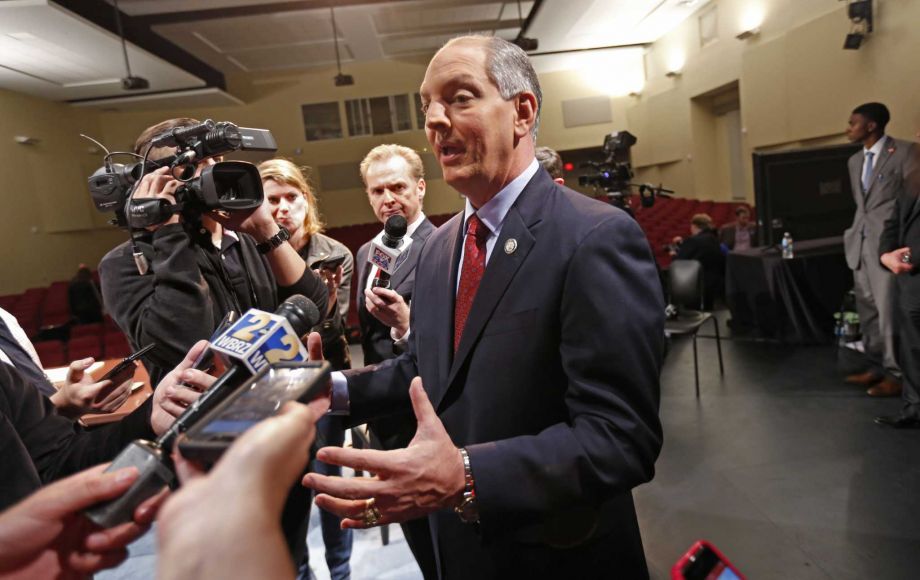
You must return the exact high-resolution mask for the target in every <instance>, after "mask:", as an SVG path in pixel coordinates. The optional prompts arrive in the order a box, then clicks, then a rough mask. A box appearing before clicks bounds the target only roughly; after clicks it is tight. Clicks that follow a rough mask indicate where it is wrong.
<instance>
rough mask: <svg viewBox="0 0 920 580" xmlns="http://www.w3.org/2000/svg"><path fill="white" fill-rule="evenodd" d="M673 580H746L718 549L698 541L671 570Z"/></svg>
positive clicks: (705, 542)
mask: <svg viewBox="0 0 920 580" xmlns="http://www.w3.org/2000/svg"><path fill="white" fill-rule="evenodd" d="M671 580H744V574H742V573H741V572H739V571H738V569H737V568H735V567H734V566H733V565H732V563H731V562H729V561H728V558H726V557H725V555H724V554H722V552H720V551H719V549H718V548H716V547H715V546H713V545H712V544H710V543H709V542H707V541H706V540H698V541H697V542H695V543H694V544H693V545H692V546H690V549H689V550H687V553H686V554H684V555H683V556H682V557H681V559H680V560H678V561H677V563H676V564H674V567H673V568H672V569H671Z"/></svg>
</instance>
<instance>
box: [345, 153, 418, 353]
mask: <svg viewBox="0 0 920 580" xmlns="http://www.w3.org/2000/svg"><path fill="white" fill-rule="evenodd" d="M361 178H362V179H363V180H364V186H365V189H366V190H367V199H368V201H369V202H370V204H371V208H372V209H373V210H374V215H375V216H377V219H378V220H380V223H381V224H384V223H386V221H387V219H389V218H390V217H391V216H394V215H401V216H403V217H404V218H406V223H408V224H409V227H408V229H407V231H406V235H407V236H408V237H409V238H411V239H412V243H411V244H409V247H408V248H407V249H406V252H407V255H406V257H405V258H401V265H400V266H399V268H398V269H397V270H396V272H395V273H394V274H393V276H392V277H391V278H390V287H389V288H388V289H385V288H377V289H372V288H371V283H372V281H373V279H374V277H375V276H376V274H377V272H378V269H377V267H376V266H373V265H371V264H370V263H368V261H367V257H368V255H369V254H370V250H371V244H372V243H373V242H374V240H370V241H368V242H367V243H366V244H364V245H363V246H361V248H360V249H359V250H358V254H357V262H358V264H357V268H358V284H359V285H358V290H357V303H358V320H359V322H360V325H361V347H362V348H363V349H364V364H366V365H370V364H376V363H379V362H381V361H384V360H386V359H388V358H393V357H394V356H396V355H397V354H399V352H400V351H401V349H400V348H399V345H398V344H396V343H397V340H398V339H402V338H404V335H405V334H406V331H407V329H408V325H409V306H408V304H409V301H410V300H411V299H412V288H413V286H415V266H416V264H418V257H419V255H420V254H421V251H422V246H424V245H425V240H427V239H428V236H430V235H431V232H433V231H434V224H432V223H431V222H430V221H428V218H426V217H425V214H424V212H422V202H423V201H424V199H425V169H424V166H423V165H422V160H421V158H420V157H419V156H418V153H416V152H415V151H413V150H412V149H409V148H408V147H403V146H402V145H378V146H377V147H374V148H373V149H371V151H370V152H369V153H368V154H367V155H366V156H365V158H364V160H363V161H362V162H361ZM381 237H383V232H382V231H381V232H380V233H379V234H377V237H376V238H375V239H376V240H378V242H379V239H380V238H381ZM362 293H363V294H362Z"/></svg>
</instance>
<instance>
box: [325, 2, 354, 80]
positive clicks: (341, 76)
mask: <svg viewBox="0 0 920 580" xmlns="http://www.w3.org/2000/svg"><path fill="white" fill-rule="evenodd" d="M329 12H330V13H331V14H332V41H333V42H334V43H335V66H336V69H337V70H338V71H339V74H337V75H335V79H334V80H335V86H337V87H347V86H350V85H353V84H355V77H353V76H351V75H346V74H342V59H341V58H340V57H339V31H338V28H336V25H335V8H333V7H332V6H330V7H329Z"/></svg>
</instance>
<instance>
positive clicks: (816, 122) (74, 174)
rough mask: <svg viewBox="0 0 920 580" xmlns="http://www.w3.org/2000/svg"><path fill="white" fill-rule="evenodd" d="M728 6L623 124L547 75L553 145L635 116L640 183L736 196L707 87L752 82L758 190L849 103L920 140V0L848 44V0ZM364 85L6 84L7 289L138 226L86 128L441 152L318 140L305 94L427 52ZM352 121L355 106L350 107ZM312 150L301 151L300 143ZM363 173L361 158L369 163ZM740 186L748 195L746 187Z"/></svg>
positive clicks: (583, 86) (317, 150) (882, 6)
mask: <svg viewBox="0 0 920 580" xmlns="http://www.w3.org/2000/svg"><path fill="white" fill-rule="evenodd" d="M712 5H717V6H718V8H717V9H718V11H719V13H718V33H719V36H718V40H716V41H715V42H714V43H712V44H710V45H708V46H706V47H700V46H699V40H698V30H697V29H698V20H697V17H696V16H693V17H691V18H690V19H688V20H687V21H686V22H685V23H683V24H682V25H680V26H679V27H677V28H676V29H675V30H673V31H672V32H671V33H669V34H668V35H666V36H665V37H663V38H662V39H661V40H660V41H659V42H657V43H655V44H654V45H653V46H652V47H650V49H649V50H648V52H647V54H646V56H645V60H646V72H647V82H646V85H645V88H644V90H643V91H642V94H641V95H640V96H638V97H614V98H612V99H611V102H610V103H611V105H610V106H611V113H612V119H613V120H612V122H611V123H606V124H601V125H591V126H583V127H576V128H572V129H566V128H564V126H563V120H562V104H561V102H562V101H563V100H568V99H577V98H583V97H589V96H596V95H598V94H602V93H601V90H600V88H599V87H595V86H592V85H591V83H586V82H585V81H584V80H583V77H582V76H581V75H578V74H575V73H573V72H552V73H546V74H543V75H541V82H542V84H543V89H544V93H545V99H544V106H543V117H542V124H541V132H540V139H539V140H540V143H541V144H544V145H548V146H551V147H554V148H556V149H560V150H565V149H571V148H583V147H592V146H599V145H600V144H601V142H602V139H603V136H604V135H605V134H606V133H609V132H610V131H615V130H623V129H627V130H629V131H630V132H632V133H634V134H635V135H636V136H637V137H638V138H639V142H638V144H637V145H636V147H635V148H634V150H633V161H634V164H635V165H636V167H637V173H638V175H637V180H639V181H649V182H653V183H656V184H657V183H662V184H664V186H665V187H669V188H672V189H675V190H677V192H678V194H679V195H682V196H687V197H700V198H711V199H726V200H727V199H730V198H731V195H732V193H733V192H732V191H730V190H731V189H732V188H731V187H730V186H729V185H727V184H728V183H729V182H728V181H727V179H728V177H727V174H726V171H727V167H728V166H727V164H726V163H725V160H724V151H725V147H726V145H725V142H724V139H725V134H724V131H725V129H724V125H725V122H724V119H721V120H720V119H719V118H718V116H717V115H714V114H713V113H712V111H711V110H708V109H707V108H706V107H705V106H703V105H701V104H700V99H695V97H700V96H702V95H706V94H707V93H711V92H712V91H714V90H716V89H719V88H720V87H725V86H729V85H732V84H733V83H738V85H739V93H740V104H741V124H742V131H743V138H742V144H743V160H744V169H745V173H746V176H745V177H746V179H745V191H744V192H743V193H744V195H746V196H747V199H748V200H749V201H753V185H752V176H751V167H750V165H751V164H750V155H751V152H753V151H757V150H773V149H783V148H790V147H799V146H817V145H824V144H829V143H835V142H841V141H842V140H843V129H844V126H845V122H846V119H847V116H848V114H849V111H850V110H852V108H853V107H854V106H855V105H857V104H859V103H861V102H864V101H868V100H881V101H884V102H886V103H887V104H888V105H889V107H890V108H891V110H892V116H893V121H892V124H891V126H890V128H889V132H890V133H891V134H893V135H895V136H899V137H906V138H910V137H911V136H913V134H914V132H915V131H916V129H917V128H920V108H918V107H917V106H916V104H915V103H914V102H913V101H914V100H915V95H917V94H920V74H918V70H917V67H916V65H915V64H914V61H915V59H914V58H913V55H915V54H920V35H918V34H916V33H915V31H914V30H913V28H914V27H915V23H916V22H918V21H920V2H917V1H916V0H878V1H877V2H876V9H877V16H878V19H877V23H876V32H875V33H874V34H873V35H872V37H870V38H869V39H868V41H867V42H866V43H865V45H864V46H863V48H862V49H861V50H859V51H844V50H842V48H841V46H842V44H843V37H844V35H845V34H846V32H847V31H848V30H849V21H848V20H847V19H846V16H845V6H844V4H843V3H841V2H838V1H837V0H807V1H805V0H713V1H712V2H710V3H709V4H708V5H707V6H704V7H702V8H701V9H700V10H701V11H702V10H707V9H709V7H710V6H712ZM758 7H760V8H762V11H763V14H764V20H763V23H762V24H761V30H762V32H761V34H760V36H759V37H756V38H752V39H749V40H747V41H739V40H737V39H735V35H736V34H737V33H738V32H740V31H741V29H742V24H741V22H742V20H743V18H745V16H746V12H747V11H748V10H751V9H752V8H758ZM676 55H682V58H683V60H684V65H683V71H682V75H681V76H680V77H679V78H676V79H671V78H666V77H665V76H664V75H665V72H667V70H668V66H669V62H670V61H671V60H672V59H673V58H674V57H675V56H676ZM346 68H347V71H346V72H348V73H350V74H352V75H354V77H355V81H356V83H355V85H354V86H351V87H335V86H333V83H332V77H333V75H334V74H335V71H334V70H332V69H327V70H324V71H321V72H318V73H310V74H303V73H280V74H275V75H266V76H262V77H259V78H256V79H251V78H247V77H243V76H239V77H231V78H229V79H228V81H229V86H230V92H231V93H233V94H234V95H237V96H239V97H240V98H241V99H243V100H244V101H245V104H243V105H240V106H229V107H219V108H212V109H201V110H168V109H159V110H148V111H135V112H94V111H91V110H87V109H80V108H75V107H70V106H68V105H65V104H55V103H49V102H46V101H42V100H40V99H36V98H31V97H26V96H22V95H17V94H13V93H10V92H2V91H0V158H2V162H0V176H2V177H3V178H4V179H3V183H4V193H3V199H4V211H3V213H2V214H0V228H2V229H0V236H2V239H3V242H4V243H2V244H0V248H2V249H0V256H2V264H3V276H2V279H0V293H8V292H18V291H21V290H23V289H25V288H28V287H30V286H36V285H44V284H47V283H48V282H50V281H53V280H60V279H66V278H68V277H69V276H70V275H71V273H72V271H73V270H74V268H75V266H76V264H77V263H78V262H87V263H93V264H95V263H97V262H98V260H99V258H101V256H102V255H103V254H104V253H105V251H106V250H107V249H108V248H110V247H112V246H114V245H116V244H117V243H119V242H121V241H123V240H124V239H125V235H124V233H123V232H120V231H117V230H115V229H114V228H111V227H109V226H105V225H104V219H105V217H104V216H102V215H100V214H97V213H96V212H95V210H94V209H92V206H91V204H90V202H89V197H88V193H87V191H86V188H85V177H86V176H87V175H88V174H89V173H91V171H92V170H93V169H95V168H96V167H98V166H99V165H100V163H101V161H100V156H99V155H98V154H90V153H89V152H88V147H89V144H88V143H87V142H85V141H83V140H82V139H80V138H79V137H78V136H77V135H78V133H80V132H88V133H89V134H91V135H93V136H95V137H97V138H100V140H101V141H102V142H103V143H105V145H106V146H108V147H109V148H112V149H125V148H130V146H131V145H132V143H133V141H134V138H135V136H136V135H137V134H138V133H139V132H140V131H141V130H142V129H143V128H144V127H147V126H148V125H150V124H153V123H155V122H158V121H160V120H163V119H166V118H170V117H174V116H180V115H188V116H194V117H198V118H207V117H210V118H213V119H215V120H230V121H234V122H236V123H238V124H240V125H245V126H252V127H266V128H269V129H271V130H272V132H273V134H274V135H275V137H276V139H277V141H278V144H279V148H280V150H279V154H280V155H284V156H287V157H291V158H293V159H294V160H296V161H298V162H300V163H302V164H305V165H325V164H333V163H354V164H355V167H357V163H358V162H359V161H360V159H361V158H362V157H363V155H364V153H366V152H367V150H369V149H370V148H371V147H373V146H374V145H376V144H378V143H380V142H382V141H393V142H398V143H402V144H405V145H408V146H410V147H414V148H416V149H419V150H425V148H426V147H427V142H426V141H425V137H424V134H423V132H422V131H419V130H414V131H408V132H404V133H397V134H394V135H392V136H383V137H382V138H381V137H360V138H346V139H341V140H334V141H323V142H319V143H307V142H306V141H305V140H304V136H303V124H302V121H301V113H300V106H301V105H302V104H305V103H317V102H325V101H332V100H334V101H339V102H341V101H344V100H345V99H349V98H355V97H359V96H364V97H369V96H381V95H390V94H397V93H412V92H414V91H416V90H417V88H418V85H419V83H420V81H421V78H422V76H423V74H424V69H425V63H424V62H387V63H368V64H363V65H349V66H348V67H346ZM342 113H343V118H344V110H343V111H342ZM19 134H25V135H31V136H35V137H38V138H39V139H41V142H40V143H39V144H37V145H35V146H22V145H17V144H15V143H14V142H13V139H12V137H13V136H14V135H19ZM298 148H300V150H301V153H299V154H297V153H296V150H297V149H298ZM356 170H357V169H356ZM735 193H737V192H735ZM319 198H320V206H321V210H322V212H323V214H324V216H325V218H326V220H327V222H328V224H329V225H330V226H339V225H347V224H354V223H365V222H369V221H372V220H373V215H372V214H371V212H370V209H369V207H368V205H367V201H366V198H365V195H364V193H363V191H361V190H360V189H358V188H355V189H350V190H336V191H320V192H319ZM461 201H462V200H461V198H460V197H459V196H458V195H457V194H456V193H455V192H454V191H453V190H451V189H450V188H449V187H447V185H446V184H445V183H444V182H443V181H442V180H440V179H438V178H436V177H434V178H431V179H429V191H428V196H427V198H426V202H425V210H426V212H428V213H429V214H438V213H445V212H452V211H455V210H457V209H458V208H460V207H461Z"/></svg>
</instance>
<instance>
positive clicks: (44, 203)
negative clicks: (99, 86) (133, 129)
mask: <svg viewBox="0 0 920 580" xmlns="http://www.w3.org/2000/svg"><path fill="white" fill-rule="evenodd" d="M80 133H88V134H91V135H92V134H98V133H99V125H98V119H97V116H96V115H95V114H92V113H87V112H85V111H78V110H75V109H73V108H72V107H70V106H68V105H63V104H57V103H50V102H48V101H44V100H41V99H36V98H32V97H27V96H24V95H20V94H16V93H12V92H9V91H2V90H0V160H2V161H0V183H2V184H3V188H2V194H0V195H2V200H3V204H2V210H0V240H2V243H0V264H2V274H0V294H8V293H13V292H20V291H22V290H24V289H26V288H29V287H33V286H44V285H47V284H48V283H50V282H53V281H55V280H62V279H67V278H69V277H70V276H72V275H73V274H74V273H75V272H76V270H77V264H78V263H80V262H87V263H91V264H95V263H96V262H98V260H99V258H100V257H102V255H104V253H105V252H106V251H107V250H108V248H110V247H113V246H114V245H115V244H117V243H119V242H120V241H121V240H122V239H123V236H122V235H121V234H119V233H118V232H117V231H115V230H114V228H109V227H108V226H105V228H104V229H99V228H102V227H103V226H104V225H105V218H104V217H103V216H102V214H99V213H97V212H96V211H95V209H94V208H93V206H92V203H91V202H90V199H89V193H88V192H87V189H86V177H87V176H89V175H90V174H91V173H92V172H93V171H94V170H95V169H96V168H98V167H99V166H100V165H101V164H102V162H101V156H100V155H98V154H90V153H89V151H88V150H89V147H91V144H90V143H89V142H88V141H85V140H83V139H81V138H80V137H79V134H80ZM15 136H28V137H33V138H35V139H38V140H39V141H38V143H36V144H34V145H20V144H18V143H16V142H15V141H14V137H15Z"/></svg>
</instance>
